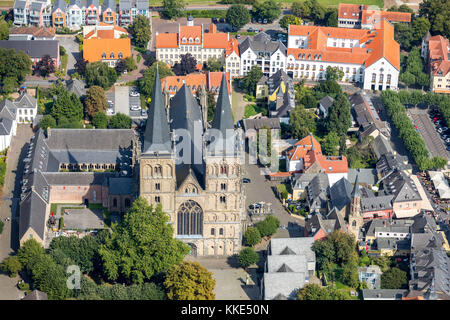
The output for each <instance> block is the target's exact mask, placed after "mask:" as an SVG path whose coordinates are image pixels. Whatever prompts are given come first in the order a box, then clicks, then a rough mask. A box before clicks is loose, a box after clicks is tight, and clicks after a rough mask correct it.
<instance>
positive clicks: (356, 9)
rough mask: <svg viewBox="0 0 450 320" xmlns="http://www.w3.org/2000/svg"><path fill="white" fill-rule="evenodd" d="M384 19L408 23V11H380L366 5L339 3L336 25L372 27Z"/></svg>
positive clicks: (409, 17)
mask: <svg viewBox="0 0 450 320" xmlns="http://www.w3.org/2000/svg"><path fill="white" fill-rule="evenodd" d="M382 19H386V20H387V21H389V22H392V23H396V22H402V23H409V22H411V14H410V13H409V12H393V11H380V10H374V9H371V8H370V7H369V6H368V5H359V4H345V3H339V11H338V27H340V28H362V29H372V28H373V27H374V26H375V24H376V23H378V22H379V21H381V20H382Z"/></svg>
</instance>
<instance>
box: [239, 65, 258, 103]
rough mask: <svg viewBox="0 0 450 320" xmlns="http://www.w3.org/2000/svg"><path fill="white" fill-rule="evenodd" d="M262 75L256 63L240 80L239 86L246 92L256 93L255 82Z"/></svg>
mask: <svg viewBox="0 0 450 320" xmlns="http://www.w3.org/2000/svg"><path fill="white" fill-rule="evenodd" d="M262 76H263V73H262V71H261V68H260V67H259V66H258V65H253V66H252V67H251V69H250V71H249V72H248V73H247V75H246V76H245V77H243V78H242V80H241V88H242V89H243V90H244V91H245V92H247V93H248V94H250V95H252V96H254V95H255V94H256V84H257V83H258V81H259V80H260V79H261V77H262Z"/></svg>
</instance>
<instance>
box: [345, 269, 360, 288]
mask: <svg viewBox="0 0 450 320" xmlns="http://www.w3.org/2000/svg"><path fill="white" fill-rule="evenodd" d="M341 281H342V283H343V284H345V285H347V286H349V287H351V288H356V287H357V286H358V283H359V276H358V271H357V266H356V264H355V263H347V264H345V265H344V266H343V267H342V274H341Z"/></svg>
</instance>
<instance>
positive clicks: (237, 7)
mask: <svg viewBox="0 0 450 320" xmlns="http://www.w3.org/2000/svg"><path fill="white" fill-rule="evenodd" d="M227 22H228V23H229V24H231V25H232V26H233V27H234V28H236V29H238V30H239V29H241V28H242V27H243V26H245V25H246V24H247V23H249V22H250V11H249V10H248V9H247V8H246V7H245V6H244V5H242V4H234V5H232V6H231V7H230V8H228V10H227Z"/></svg>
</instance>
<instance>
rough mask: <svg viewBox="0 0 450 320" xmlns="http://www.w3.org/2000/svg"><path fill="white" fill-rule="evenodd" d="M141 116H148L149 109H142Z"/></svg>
mask: <svg viewBox="0 0 450 320" xmlns="http://www.w3.org/2000/svg"><path fill="white" fill-rule="evenodd" d="M141 116H143V117H145V116H147V110H144V109H142V110H141Z"/></svg>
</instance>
